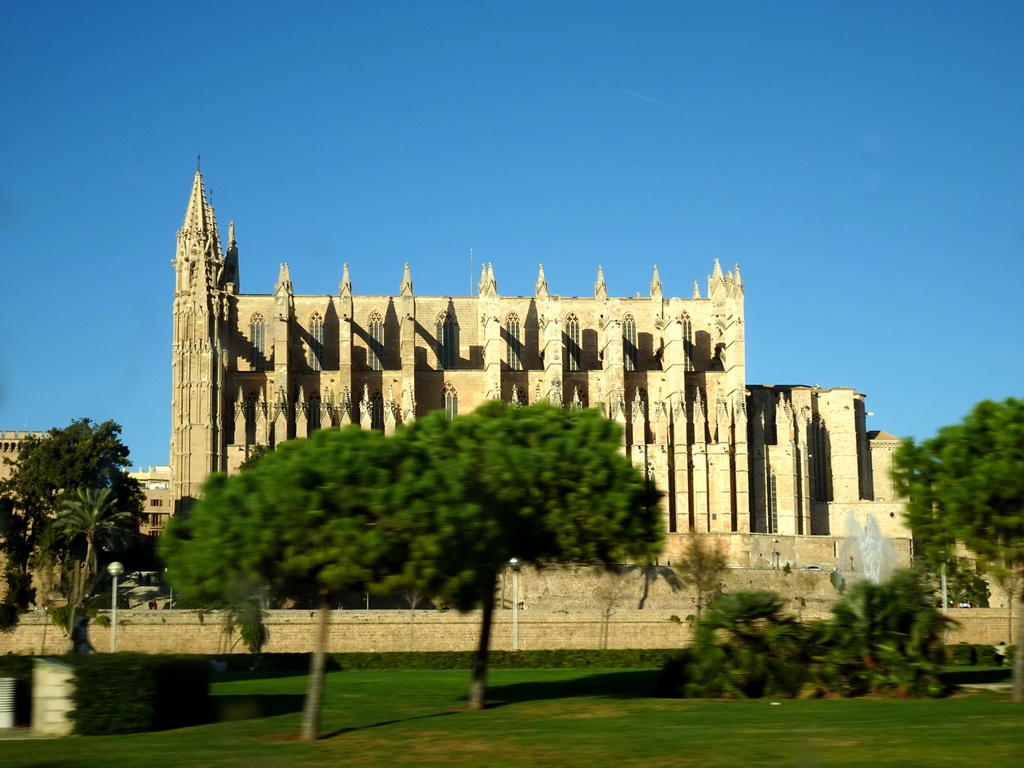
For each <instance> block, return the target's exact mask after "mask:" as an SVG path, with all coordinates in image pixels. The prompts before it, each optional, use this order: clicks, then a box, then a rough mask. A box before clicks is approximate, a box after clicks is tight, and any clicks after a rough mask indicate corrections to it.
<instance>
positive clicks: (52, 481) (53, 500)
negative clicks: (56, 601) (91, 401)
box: [0, 419, 144, 607]
mask: <svg viewBox="0 0 1024 768" xmlns="http://www.w3.org/2000/svg"><path fill="white" fill-rule="evenodd" d="M5 462H7V463H8V464H9V465H10V476H9V477H8V478H7V479H6V480H4V481H2V482H0V547H2V548H3V552H4V554H5V555H6V560H7V565H6V573H5V576H6V577H7V581H8V585H9V587H10V595H9V597H8V600H9V601H11V602H15V603H17V604H18V605H20V606H21V607H25V606H27V604H28V603H29V602H30V601H31V600H32V594H31V572H32V568H33V566H34V565H36V564H40V563H46V562H48V561H52V560H60V559H62V558H63V557H64V556H65V555H66V549H65V544H64V542H63V541H62V540H61V539H59V538H57V537H55V536H53V535H52V531H51V530H50V529H51V524H52V522H53V520H54V518H55V516H56V514H57V511H58V510H59V509H60V508H61V506H62V505H63V503H64V501H65V500H67V499H69V498H72V497H73V496H74V494H76V493H77V492H78V490H79V489H86V488H95V489H100V488H108V489H110V495H111V498H112V499H113V504H114V506H116V508H117V509H119V510H121V511H124V512H127V513H129V514H131V515H133V516H136V517H138V516H140V515H141V514H142V502H143V499H144V496H143V493H142V491H141V489H140V488H139V483H138V481H136V480H134V479H133V478H131V477H129V476H128V469H129V467H130V462H129V460H128V447H127V446H126V445H125V444H124V443H123V442H122V441H121V427H120V426H119V425H118V424H115V423H114V422H113V421H105V422H102V423H100V424H96V423H94V422H92V421H90V420H89V419H79V420H77V421H73V422H72V423H71V424H69V425H68V426H67V427H64V428H56V427H55V428H53V429H51V430H50V431H49V432H47V433H46V434H44V435H42V436H39V437H29V438H27V439H26V440H24V441H23V442H22V443H21V445H20V447H19V450H18V455H17V457H16V458H14V459H13V460H8V459H5Z"/></svg>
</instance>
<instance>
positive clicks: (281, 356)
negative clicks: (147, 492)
mask: <svg viewBox="0 0 1024 768" xmlns="http://www.w3.org/2000/svg"><path fill="white" fill-rule="evenodd" d="M239 262H240V259H239V249H238V246H237V243H236V240H235V228H234V223H233V222H232V223H231V225H230V226H229V228H228V240H227V245H226V248H225V247H222V243H221V238H220V233H219V230H218V227H217V223H216V219H215V217H214V212H213V208H212V206H211V205H210V204H209V203H208V202H207V198H206V193H205V190H204V186H203V179H202V176H201V175H200V174H199V173H198V172H197V173H196V176H195V179H194V182H193V186H192V191H191V196H190V198H189V201H188V205H187V210H186V214H185V221H184V224H183V226H182V228H181V230H180V231H179V232H178V246H177V255H176V258H175V260H174V270H175V281H176V282H175V294H174V339H173V392H172V433H171V493H170V496H171V500H172V503H173V505H174V506H173V509H174V511H180V510H184V509H187V508H188V507H189V505H190V504H191V503H192V502H193V501H194V499H195V498H196V497H197V496H198V494H199V490H200V487H201V484H202V482H203V481H204V480H205V478H206V477H207V475H209V474H210V473H211V472H217V471H229V472H230V471H233V470H234V469H236V468H237V467H238V465H239V464H240V463H241V461H243V460H244V459H245V457H246V456H247V455H248V454H249V451H250V450H251V449H252V447H253V446H255V445H268V446H273V445H276V444H277V443H279V442H281V441H283V440H288V439H292V438H297V437H305V436H307V435H309V434H310V433H311V432H312V431H313V430H315V429H325V428H330V427H338V426H342V425H345V424H359V425H361V426H363V427H364V428H367V429H381V430H383V431H384V432H386V433H389V432H392V431H393V430H394V429H395V428H396V426H397V425H399V424H405V423H409V422H411V421H413V420H414V419H416V418H417V417H418V416H422V415H423V414H424V413H426V412H428V411H430V410H434V409H438V408H444V409H446V410H448V411H449V412H450V413H452V414H453V415H454V414H457V413H467V412H469V411H471V410H473V409H474V408H475V407H477V406H478V405H480V404H481V403H483V402H484V401H486V400H488V399H502V400H505V401H508V402H514V403H523V404H526V403H532V402H537V401H542V400H543V401H548V402H552V403H555V404H557V405H561V406H563V407H567V408H572V407H577V408H581V407H594V408H599V409H601V411H602V412H603V413H604V414H605V415H606V416H607V417H608V418H610V419H614V420H615V421H617V422H619V423H620V424H621V425H622V427H623V433H624V445H623V448H624V451H625V452H626V453H627V455H628V456H629V457H630V458H631V459H632V460H633V461H634V463H635V464H636V465H637V466H640V467H643V468H644V469H645V470H646V471H647V472H648V473H650V475H651V476H652V477H653V478H654V479H655V481H656V483H657V485H658V487H659V488H660V489H661V490H662V491H664V492H665V501H664V505H663V507H664V520H665V530H666V532H667V533H668V534H669V538H670V540H669V551H672V549H673V548H675V549H678V548H679V547H680V546H681V544H680V543H678V542H677V543H675V544H673V542H672V539H673V538H674V537H675V536H676V535H678V534H685V533H687V532H689V531H697V532H702V533H715V534H740V535H741V538H742V537H743V536H748V535H749V534H756V533H763V534H767V535H769V536H781V537H784V538H789V537H797V538H802V537H809V536H810V537H813V536H826V537H832V536H837V535H838V536H843V535H845V534H846V522H845V521H846V518H848V517H849V518H851V519H857V520H859V521H861V523H862V524H863V521H864V520H865V519H866V517H867V516H868V515H873V516H874V517H875V518H876V519H877V521H878V523H879V525H880V527H881V529H882V531H883V533H885V534H886V535H888V536H890V537H895V538H904V539H906V538H909V534H908V532H907V531H906V529H905V528H904V527H903V525H902V520H901V517H900V515H899V514H898V512H899V509H900V507H899V505H898V503H896V502H895V501H894V494H893V493H892V490H891V483H890V481H889V478H888V473H887V469H886V468H887V466H888V464H887V462H889V463H891V450H892V447H893V442H892V441H893V440H894V439H890V438H891V436H888V435H885V434H884V433H873V434H872V435H869V433H867V431H866V429H865V419H866V412H865V408H864V396H863V395H861V394H859V393H857V392H855V391H854V390H852V389H847V388H836V389H820V388H818V387H808V386H755V385H750V384H748V383H747V380H746V367H745V333H744V309H743V301H744V286H743V281H742V279H741V277H740V271H739V268H738V267H736V268H734V269H733V270H731V271H729V272H725V273H723V271H722V269H721V267H720V266H719V264H718V262H717V260H716V261H715V263H714V269H713V271H712V274H711V275H710V276H709V277H708V281H707V287H706V290H705V291H704V293H703V295H702V293H701V290H700V287H699V286H698V284H697V283H694V287H693V292H692V295H691V296H690V297H689V298H670V297H667V296H665V294H664V290H663V286H662V283H661V280H660V278H659V275H658V269H657V267H655V268H654V270H653V275H652V278H651V283H650V293H649V295H648V296H643V297H641V296H637V297H635V298H616V297H613V296H610V295H609V293H608V287H607V285H606V284H605V281H604V277H603V274H602V271H601V269H600V267H599V268H598V270H597V280H596V282H595V284H594V295H593V296H587V297H568V296H560V295H557V294H555V293H552V292H551V291H550V290H549V286H548V284H547V281H546V279H545V276H544V270H543V267H541V268H540V270H539V272H538V276H537V282H536V287H535V291H534V295H532V296H501V295H500V294H499V292H498V284H497V280H496V277H495V272H494V268H493V266H492V265H485V266H484V267H483V268H482V272H481V276H480V282H479V285H478V290H477V294H476V295H475V296H468V297H467V296H463V297H458V296H417V295H416V294H415V292H414V290H413V281H412V277H411V272H410V268H409V265H408V264H407V265H406V266H405V269H404V273H403V275H402V277H401V280H400V282H399V285H398V293H397V294H396V295H392V296H365V295H357V294H355V293H354V292H353V283H352V280H351V278H350V275H349V270H348V265H344V267H343V268H342V277H341V282H340V285H339V287H338V292H337V293H336V294H332V295H318V296H303V295H295V293H294V291H293V289H292V282H291V279H290V272H289V266H288V265H287V264H282V265H281V268H280V273H279V275H278V278H277V282H276V283H275V284H274V286H273V292H272V293H266V294H247V293H242V291H241V283H240V265H239ZM396 277H397V275H396ZM796 546H797V545H794V547H796ZM827 546H828V545H826V548H827ZM737 547H738V548H739V549H740V550H744V549H745V550H748V551H749V550H750V549H751V547H750V546H749V545H743V544H742V543H741V544H738V545H735V546H732V545H731V546H730V549H735V548H737ZM904 549H906V550H907V551H908V552H909V547H904ZM815 559H819V560H820V559H822V558H818V557H816V558H815ZM739 564H744V565H746V564H747V563H745V562H742V563H739ZM775 566H776V567H779V558H778V556H777V555H776V559H775Z"/></svg>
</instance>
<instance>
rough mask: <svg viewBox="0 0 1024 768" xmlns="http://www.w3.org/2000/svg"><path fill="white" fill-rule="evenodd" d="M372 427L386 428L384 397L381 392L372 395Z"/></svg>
mask: <svg viewBox="0 0 1024 768" xmlns="http://www.w3.org/2000/svg"><path fill="white" fill-rule="evenodd" d="M370 429H379V430H381V431H383V430H384V398H383V397H381V394H380V392H374V393H373V394H372V395H371V396H370Z"/></svg>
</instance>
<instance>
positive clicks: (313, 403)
mask: <svg viewBox="0 0 1024 768" xmlns="http://www.w3.org/2000/svg"><path fill="white" fill-rule="evenodd" d="M308 406H309V407H308V410H307V411H306V423H307V424H308V425H309V427H308V429H309V431H310V432H312V431H313V430H314V429H316V428H317V427H319V426H320V397H319V396H318V395H313V396H312V397H310V398H309V403H308Z"/></svg>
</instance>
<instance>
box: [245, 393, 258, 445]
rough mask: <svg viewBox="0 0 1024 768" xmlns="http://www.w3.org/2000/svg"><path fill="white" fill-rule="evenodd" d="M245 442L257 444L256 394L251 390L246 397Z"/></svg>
mask: <svg viewBox="0 0 1024 768" xmlns="http://www.w3.org/2000/svg"><path fill="white" fill-rule="evenodd" d="M243 407H244V413H245V444H246V445H256V394H255V393H254V392H250V393H249V395H248V396H247V397H246V398H245V405H244V406H243Z"/></svg>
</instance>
